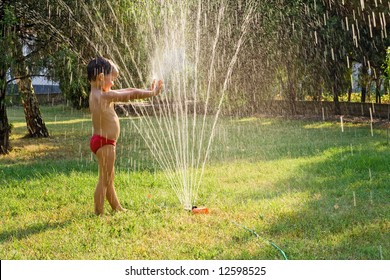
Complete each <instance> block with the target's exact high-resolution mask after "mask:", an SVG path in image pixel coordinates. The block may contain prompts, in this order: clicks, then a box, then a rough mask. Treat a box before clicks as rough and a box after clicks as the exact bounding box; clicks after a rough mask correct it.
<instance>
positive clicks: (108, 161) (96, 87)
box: [87, 57, 163, 215]
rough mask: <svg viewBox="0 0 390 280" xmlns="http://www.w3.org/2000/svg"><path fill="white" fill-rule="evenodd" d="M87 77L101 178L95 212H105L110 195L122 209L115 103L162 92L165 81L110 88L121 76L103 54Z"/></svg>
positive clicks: (91, 65)
mask: <svg viewBox="0 0 390 280" xmlns="http://www.w3.org/2000/svg"><path fill="white" fill-rule="evenodd" d="M87 72H88V80H89V81H90V83H91V92H90V95H89V109H90V111H91V115H92V125H93V136H92V138H91V141H90V147H91V150H92V152H93V153H95V154H96V157H97V158H98V162H99V181H98V183H97V186H96V190H95V195H94V202H95V214H96V215H102V214H103V205H104V199H105V198H107V200H108V202H109V203H110V205H111V208H112V209H113V210H114V211H123V210H124V208H122V206H121V204H120V203H119V200H118V197H117V195H116V192H115V187H114V177H115V171H114V163H115V157H116V152H115V145H116V141H117V139H118V137H119V133H120V126H119V119H118V116H117V114H116V113H115V110H114V103H115V102H126V101H130V100H134V99H144V98H148V97H152V96H156V95H158V94H160V92H161V89H162V86H163V83H162V81H161V80H160V81H158V83H157V85H155V82H154V81H153V83H152V88H151V89H150V90H143V89H136V88H125V89H118V90H111V87H112V86H113V85H114V81H115V79H116V78H117V77H118V75H119V71H118V68H117V66H116V65H115V64H114V63H113V62H112V61H110V60H108V59H106V58H103V57H96V58H94V59H92V60H91V61H90V62H89V64H88V66H87Z"/></svg>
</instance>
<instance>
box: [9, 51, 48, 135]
mask: <svg viewBox="0 0 390 280" xmlns="http://www.w3.org/2000/svg"><path fill="white" fill-rule="evenodd" d="M17 45H18V47H17V52H18V53H17V55H18V56H17V57H18V59H17V61H18V65H17V66H16V67H15V68H14V75H15V77H16V78H18V79H17V85H18V90H19V94H20V97H21V99H22V103H23V108H24V115H25V118H26V124H27V130H28V134H29V136H30V137H48V136H49V132H48V130H47V128H46V125H45V122H44V121H43V119H42V115H41V111H40V109H39V103H38V99H37V96H36V95H35V92H34V88H33V86H32V81H31V77H30V73H29V71H28V68H27V66H26V64H25V61H24V56H23V51H22V45H21V44H20V43H18V44H17Z"/></svg>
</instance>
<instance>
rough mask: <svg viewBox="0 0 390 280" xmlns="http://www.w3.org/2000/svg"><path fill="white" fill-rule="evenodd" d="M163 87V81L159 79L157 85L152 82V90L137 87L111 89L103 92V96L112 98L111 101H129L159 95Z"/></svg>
mask: <svg viewBox="0 0 390 280" xmlns="http://www.w3.org/2000/svg"><path fill="white" fill-rule="evenodd" d="M162 88H163V82H162V81H161V80H159V81H158V83H157V86H156V85H155V81H153V83H152V87H151V89H150V90H148V89H137V88H128V89H119V90H111V91H109V92H107V93H105V94H103V95H102V96H103V98H107V99H110V101H111V102H127V101H130V100H135V99H145V98H149V97H153V96H157V95H159V94H160V93H161V90H162Z"/></svg>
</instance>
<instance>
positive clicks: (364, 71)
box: [360, 64, 367, 103]
mask: <svg viewBox="0 0 390 280" xmlns="http://www.w3.org/2000/svg"><path fill="white" fill-rule="evenodd" d="M360 84H361V88H362V95H361V99H360V100H361V102H362V103H364V102H366V95H367V66H365V65H364V64H363V66H362V72H361V73H360Z"/></svg>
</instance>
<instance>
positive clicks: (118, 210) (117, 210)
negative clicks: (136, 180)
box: [114, 206, 128, 213]
mask: <svg viewBox="0 0 390 280" xmlns="http://www.w3.org/2000/svg"><path fill="white" fill-rule="evenodd" d="M127 211H128V210H127V209H126V208H123V207H122V206H120V207H118V208H116V209H114V212H115V213H120V212H127Z"/></svg>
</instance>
